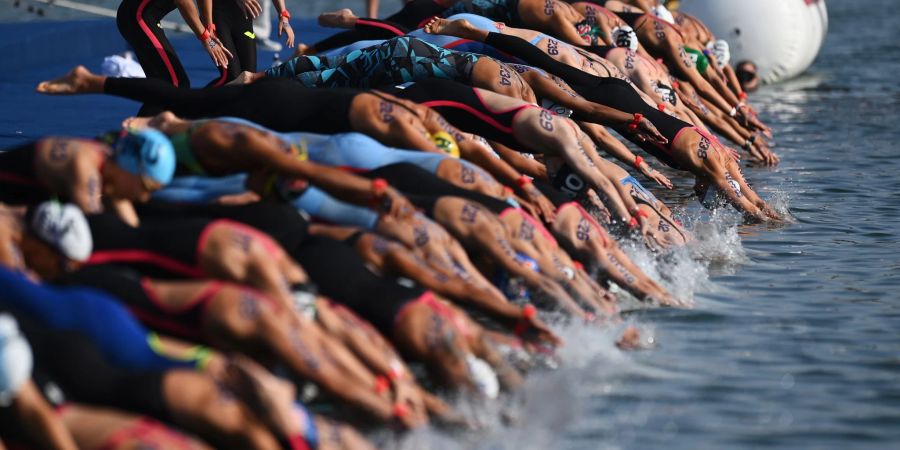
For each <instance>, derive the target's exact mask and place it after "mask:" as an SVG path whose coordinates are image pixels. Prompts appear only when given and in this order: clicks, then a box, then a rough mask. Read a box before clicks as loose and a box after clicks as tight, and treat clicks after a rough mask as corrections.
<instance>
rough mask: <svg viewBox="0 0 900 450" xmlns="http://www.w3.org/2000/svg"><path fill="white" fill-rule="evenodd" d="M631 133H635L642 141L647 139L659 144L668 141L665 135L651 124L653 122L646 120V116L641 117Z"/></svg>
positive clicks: (664, 143)
mask: <svg viewBox="0 0 900 450" xmlns="http://www.w3.org/2000/svg"><path fill="white" fill-rule="evenodd" d="M629 123H631V122H629ZM632 133H634V134H635V135H637V138H638V139H639V140H642V141H644V140H649V141H650V142H653V143H656V144H659V145H666V144H668V143H669V140H668V139H666V137H665V136H663V135H662V134H661V133H660V132H659V130H657V129H656V126H655V125H653V122H651V121H649V120H647V118H641V121H640V122H638V126H637V128H635V129H634V130H633V131H632Z"/></svg>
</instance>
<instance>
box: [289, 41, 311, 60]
mask: <svg viewBox="0 0 900 450" xmlns="http://www.w3.org/2000/svg"><path fill="white" fill-rule="evenodd" d="M314 50H315V49H314V48H312V47H310V46H308V45H306V44H304V43H302V42H300V43H298V44H297V47H296V48H295V49H294V56H293V57H294V58H296V57H298V56H306V55H307V54H309V53H311V52H312V51H314Z"/></svg>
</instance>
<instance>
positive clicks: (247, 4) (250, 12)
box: [234, 0, 262, 19]
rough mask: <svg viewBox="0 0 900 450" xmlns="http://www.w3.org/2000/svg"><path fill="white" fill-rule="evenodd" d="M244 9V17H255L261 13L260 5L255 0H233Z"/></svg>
mask: <svg viewBox="0 0 900 450" xmlns="http://www.w3.org/2000/svg"><path fill="white" fill-rule="evenodd" d="M234 1H235V2H237V4H238V6H240V7H241V9H242V10H243V11H244V18H248V19H249V18H254V19H255V18H256V17H257V16H259V15H260V14H261V13H262V6H260V5H259V2H258V1H257V0H234Z"/></svg>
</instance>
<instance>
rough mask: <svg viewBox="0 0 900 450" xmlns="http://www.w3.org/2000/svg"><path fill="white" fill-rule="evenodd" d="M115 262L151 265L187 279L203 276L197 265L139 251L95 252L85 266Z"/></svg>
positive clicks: (203, 273) (146, 251)
mask: <svg viewBox="0 0 900 450" xmlns="http://www.w3.org/2000/svg"><path fill="white" fill-rule="evenodd" d="M116 262H129V263H147V264H153V265H155V266H159V267H161V268H163V269H166V270H168V271H170V272H175V273H178V274H181V275H183V276H186V277H189V278H202V277H203V276H204V275H205V272H204V271H203V269H202V268H201V267H200V266H199V265H197V266H189V265H187V264H185V263H183V262H181V261H178V260H176V259H174V258H171V257H169V256H166V255H161V254H159V253H153V252H151V251H148V250H139V249H130V250H99V251H95V252H94V253H92V254H91V257H90V258H88V260H87V262H86V263H85V264H87V265H95V264H107V263H116Z"/></svg>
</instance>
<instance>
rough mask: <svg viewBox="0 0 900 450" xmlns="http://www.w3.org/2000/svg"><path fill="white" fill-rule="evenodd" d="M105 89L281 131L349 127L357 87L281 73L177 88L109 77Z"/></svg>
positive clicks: (188, 113) (188, 114)
mask: <svg viewBox="0 0 900 450" xmlns="http://www.w3.org/2000/svg"><path fill="white" fill-rule="evenodd" d="M103 92H104V93H106V94H110V95H115V96H118V97H124V98H130V99H132V100H137V101H153V102H155V103H156V104H158V105H159V106H161V107H163V108H166V109H168V110H170V111H172V112H174V113H175V114H176V115H178V116H179V117H183V118H187V119H200V118H206V117H219V116H234V117H240V118H243V119H247V120H250V121H252V122H256V123H259V124H262V125H264V126H266V127H268V128H271V129H273V130H277V131H315V132H318V133H340V132H343V131H351V127H350V123H349V120H348V117H349V115H350V104H351V103H352V102H353V99H354V98H355V97H356V96H357V95H359V94H361V93H362V91H359V90H355V89H308V88H305V87H303V86H301V85H300V84H299V83H297V82H295V81H292V80H287V79H280V78H265V79H262V80H259V81H257V82H255V83H251V84H244V85H229V86H222V87H220V88H207V89H177V88H173V87H172V86H170V85H167V84H166V83H164V82H161V81H159V80H152V79H146V78H107V79H106V83H105V84H104V90H103Z"/></svg>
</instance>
